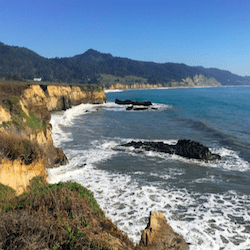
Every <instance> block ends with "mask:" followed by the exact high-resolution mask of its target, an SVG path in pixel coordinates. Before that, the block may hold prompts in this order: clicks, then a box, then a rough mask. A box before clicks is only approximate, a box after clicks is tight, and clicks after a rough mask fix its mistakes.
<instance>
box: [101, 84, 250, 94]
mask: <svg viewBox="0 0 250 250" xmlns="http://www.w3.org/2000/svg"><path fill="white" fill-rule="evenodd" d="M234 87H236V88H237V87H250V85H222V86H194V87H158V88H138V89H132V88H130V89H104V92H105V94H106V93H113V92H123V91H131V90H152V89H153V90H155V89H203V88H234Z"/></svg>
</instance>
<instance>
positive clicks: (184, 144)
mask: <svg viewBox="0 0 250 250" xmlns="http://www.w3.org/2000/svg"><path fill="white" fill-rule="evenodd" d="M175 153H176V154H177V155H181V156H183V157H187V158H194V159H201V160H220V159H221V157H220V156H219V155H216V154H212V153H211V151H210V150H209V148H208V147H205V146H203V145H202V144H200V143H199V142H195V141H191V140H179V141H178V143H177V144H176V145H175Z"/></svg>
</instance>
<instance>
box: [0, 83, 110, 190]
mask: <svg viewBox="0 0 250 250" xmlns="http://www.w3.org/2000/svg"><path fill="white" fill-rule="evenodd" d="M0 93H1V96H0V183H2V184H4V185H8V186H10V187H12V188H13V189H14V190H15V191H16V193H17V194H21V193H22V192H23V191H24V190H25V188H26V187H27V185H28V184H29V181H30V180H31V179H32V178H33V177H35V176H44V177H45V179H47V172H46V168H51V167H54V166H58V165H63V164H65V163H66V162H67V158H66V156H65V154H64V153H63V151H62V150H61V149H59V148H56V147H55V146H54V145H53V140H52V136H51V129H52V126H51V125H50V123H49V122H50V118H51V115H50V111H55V110H56V111H58V110H66V109H67V108H70V107H71V106H73V105H78V104H81V103H93V104H98V103H103V102H105V101H106V96H105V93H104V91H103V90H102V89H100V87H97V88H96V89H93V88H92V89H89V88H87V87H86V86H76V85H35V84H29V85H28V84H27V83H20V82H17V83H16V82H1V83H0Z"/></svg>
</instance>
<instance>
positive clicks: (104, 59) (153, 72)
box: [0, 43, 250, 86]
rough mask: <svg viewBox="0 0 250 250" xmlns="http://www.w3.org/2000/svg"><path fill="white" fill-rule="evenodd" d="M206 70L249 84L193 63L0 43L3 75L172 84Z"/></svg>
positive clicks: (231, 81) (230, 81)
mask: <svg viewBox="0 0 250 250" xmlns="http://www.w3.org/2000/svg"><path fill="white" fill-rule="evenodd" d="M200 74H202V75H203V76H204V77H206V78H207V79H210V78H211V79H212V78H215V79H216V80H217V81H218V82H220V83H221V84H222V85H237V84H249V83H250V80H249V78H247V77H241V76H238V75H235V74H232V73H231V72H229V71H225V70H219V69H206V68H203V67H190V66H187V65H185V64H177V63H154V62H143V61H135V60H131V59H127V58H120V57H113V56H112V55H111V54H105V53H100V52H98V51H95V50H93V49H90V50H88V51H86V52H85V53H83V54H81V55H76V56H74V57H69V58H53V59H47V58H44V57H42V56H40V55H38V54H36V53H35V52H33V51H31V50H29V49H27V48H21V47H16V46H8V45H5V44H3V43H0V76H1V75H2V77H5V78H6V77H8V76H10V77H13V76H15V77H20V78H23V79H33V78H37V77H39V78H40V77H41V78H42V80H43V81H50V82H68V83H73V82H74V83H95V84H100V85H104V84H109V83H110V82H112V81H113V82H115V81H117V82H118V81H120V82H123V83H124V82H129V81H130V82H144V83H149V84H162V85H163V86H171V84H172V83H173V82H181V81H182V80H183V79H187V78H192V79H193V77H194V76H196V75H200Z"/></svg>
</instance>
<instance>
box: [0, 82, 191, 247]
mask: <svg viewBox="0 0 250 250" xmlns="http://www.w3.org/2000/svg"><path fill="white" fill-rule="evenodd" d="M0 93H1V96H0V101H1V102H0V232H1V233H0V249H117V250H120V249H121V250H122V249H124V250H125V249H135V250H146V249H147V250H149V249H158V250H160V249H180V250H181V249H189V247H188V244H187V243H186V242H185V240H184V239H183V237H182V236H180V235H178V234H176V233H175V232H173V230H172V228H171V227H170V226H169V225H168V224H167V220H166V218H165V217H164V215H163V214H160V213H156V212H151V214H150V218H149V224H148V226H147V227H146V229H145V230H144V231H143V232H142V237H141V241H140V243H139V244H137V245H134V243H133V242H132V241H130V240H129V239H128V237H127V236H126V235H124V234H123V233H122V232H121V230H119V229H118V228H117V227H116V226H115V225H114V224H113V223H112V222H111V221H110V220H108V219H107V218H106V217H105V215H104V213H103V211H102V210H101V209H100V207H99V205H98V204H97V202H96V200H95V199H94V197H93V194H92V193H91V192H90V191H89V190H87V189H86V188H84V187H82V186H81V185H79V184H77V183H74V182H67V183H58V184H53V185H52V184H49V183H48V178H47V171H46V169H47V168H51V167H56V166H59V165H63V164H65V163H66V162H67V157H66V156H65V154H64V152H63V151H62V150H61V149H59V148H56V147H55V146H54V145H53V140H52V136H51V128H52V127H51V125H50V123H49V122H50V112H51V111H59V110H66V109H68V108H70V107H71V106H73V105H78V104H81V103H93V104H99V103H103V102H106V96H105V93H104V91H103V90H102V89H100V88H99V87H96V88H95V89H93V88H88V87H87V86H76V85H37V84H30V83H29V84H27V83H16V82H1V83H0Z"/></svg>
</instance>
